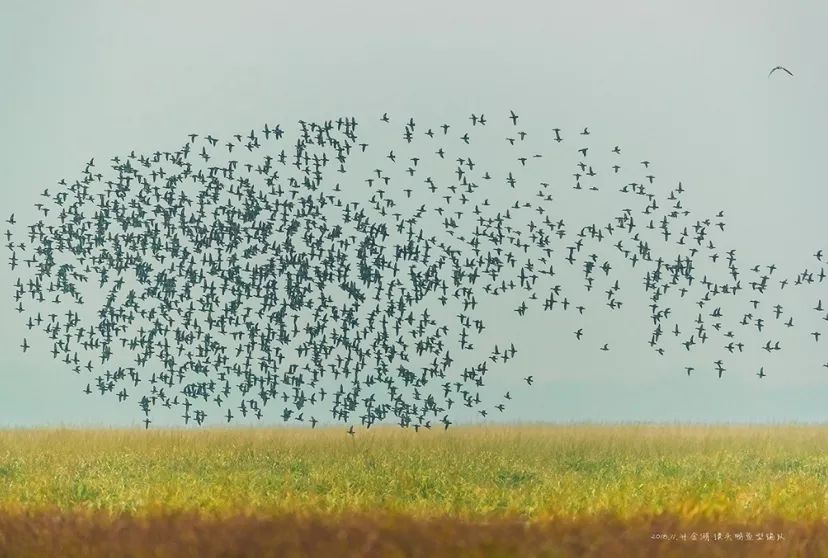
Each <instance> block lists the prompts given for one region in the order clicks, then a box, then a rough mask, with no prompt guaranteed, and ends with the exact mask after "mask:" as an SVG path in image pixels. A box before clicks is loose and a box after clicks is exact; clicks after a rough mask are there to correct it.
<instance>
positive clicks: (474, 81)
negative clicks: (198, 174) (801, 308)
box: [0, 0, 828, 425]
mask: <svg viewBox="0 0 828 558" xmlns="http://www.w3.org/2000/svg"><path fill="white" fill-rule="evenodd" d="M1 5H2V7H0V14H2V15H0V83H2V87H0V91H1V92H2V93H0V95H2V103H0V130H2V133H0V168H2V179H1V180H0V189H2V190H1V191H0V194H2V198H1V199H2V201H0V207H2V209H3V214H4V219H5V214H8V213H11V212H16V213H17V215H18V219H19V220H21V221H25V220H26V219H27V217H28V218H33V217H34V216H35V212H34V210H33V208H32V204H33V203H35V202H36V201H37V198H38V194H39V192H40V191H42V189H43V188H45V187H49V186H51V187H54V186H55V183H56V182H57V181H58V180H59V179H60V178H63V177H70V176H76V175H77V174H78V173H79V172H80V171H81V170H82V169H83V163H84V162H85V161H87V160H89V158H90V157H92V156H98V157H100V158H101V159H108V158H109V157H111V156H113V155H115V154H123V153H126V152H129V151H130V150H132V149H135V150H136V151H152V150H155V149H156V147H159V146H165V147H166V148H167V149H171V148H176V147H178V146H180V145H181V144H182V143H183V141H185V139H186V134H188V133H190V132H191V131H203V132H205V133H207V132H211V133H213V134H216V135H224V136H227V135H228V134H231V133H234V132H236V131H237V130H249V129H250V128H254V127H255V128H258V127H260V126H261V125H262V124H263V123H264V122H265V121H270V122H274V121H278V122H284V123H285V124H286V126H290V125H291V124H293V123H295V122H296V120H298V119H300V118H302V119H306V120H321V119H325V118H332V117H336V116H339V115H353V116H355V117H356V118H358V119H359V120H365V121H371V122H375V121H376V119H377V118H378V116H379V115H380V114H381V113H382V112H385V111H388V112H389V113H390V114H394V115H399V116H400V118H403V117H405V118H407V117H408V116H414V117H415V118H417V119H418V120H421V121H429V120H430V121H433V122H442V121H444V120H447V121H455V122H461V121H463V120H464V119H467V118H468V115H469V114H470V113H481V112H483V113H486V114H487V116H488V117H489V118H490V119H491V118H492V117H493V116H492V115H502V116H505V115H506V114H508V111H509V110H510V109H514V110H515V111H516V112H519V113H520V114H521V118H523V119H524V121H527V122H529V121H535V122H542V121H543V122H546V121H554V122H555V123H556V124H557V125H558V126H560V127H561V128H563V129H571V130H575V129H576V128H578V129H580V128H583V127H584V126H589V127H590V130H591V131H592V132H593V134H595V135H596V137H604V138H606V141H607V142H615V143H622V144H623V146H624V149H625V152H627V153H631V154H632V155H631V157H635V158H637V157H639V156H640V157H641V159H645V158H646V159H649V160H650V161H653V164H654V165H657V168H658V169H659V170H660V172H661V175H660V176H664V177H665V180H667V181H668V182H670V181H673V182H675V181H678V180H681V181H682V183H683V184H684V185H685V186H686V187H688V190H689V193H688V200H690V201H692V205H693V207H694V209H697V210H698V211H699V212H700V213H706V214H709V213H711V212H713V211H717V210H719V209H724V210H725V212H726V215H727V221H728V225H729V229H728V231H727V234H726V235H724V236H725V238H727V239H728V247H732V248H735V249H737V251H738V253H739V255H740V258H743V259H744V260H746V261H749V262H754V261H755V262H756V263H760V262H761V263H770V262H775V263H777V265H778V266H780V268H784V269H785V270H788V271H789V272H795V270H800V269H802V268H803V267H804V266H806V265H808V264H810V262H811V254H813V253H814V251H815V250H816V249H818V248H820V247H824V248H826V249H828V242H825V241H826V232H828V220H826V219H825V217H824V216H825V213H826V207H828V194H826V190H827V189H828V185H826V184H825V180H824V178H823V177H824V173H825V171H824V161H825V153H826V152H828V135H826V133H825V130H826V129H828V105H827V104H826V103H825V99H826V98H828V59H826V57H825V53H826V52H828V39H826V38H825V35H824V32H823V26H824V22H825V21H826V18H828V5H826V4H824V3H820V2H801V3H783V2H779V3H770V2H748V1H740V2H714V1H707V0H706V1H701V2H700V1H693V2H660V1H655V0H653V1H640V0H638V1H631V2H549V1H546V2H540V1H539V2H520V1H512V2H483V1H475V2H471V1H467V0H464V1H457V2H443V1H432V0H427V1H420V2H409V3H405V4H404V3H396V2H387V1H386V2H381V1H378V0H372V1H368V2H363V1H358V2H307V3H298V2H290V3H288V2H268V1H259V2H254V1H240V2H213V1H204V0H201V1H195V0H187V1H175V2H167V1H147V0H142V1H137V0H136V1H130V2H121V1H98V2H92V1H86V0H82V1H73V2H59V1H42V2H30V1H22V0H21V1H10V0H3V1H2V3H1ZM777 64H782V65H785V66H786V67H788V68H790V69H791V71H792V72H793V73H794V74H795V75H794V77H793V78H790V77H789V76H787V75H778V74H775V75H774V76H773V77H772V78H771V79H768V71H769V70H770V68H771V67H773V66H775V65H777ZM538 129H542V128H541V127H539V128H538ZM633 160H638V159H633ZM578 218H579V216H578V215H574V216H573V219H574V220H578ZM584 218H586V216H584ZM4 254H5V251H4ZM4 259H5V255H4ZM630 277H632V278H634V277H635V276H634V275H631V276H630ZM12 278H13V275H11V273H10V272H9V270H8V267H7V266H6V265H3V266H0V281H1V282H2V285H4V289H5V292H7V293H8V295H9V296H6V297H4V300H5V302H2V306H0V308H2V310H0V312H2V315H3V317H4V318H5V319H3V321H2V324H0V344H1V345H0V349H2V350H0V425H35V424H60V423H65V424H83V425H91V424H99V425H108V424H111V425H121V424H131V423H133V422H137V418H139V416H138V413H137V412H136V409H135V407H134V406H130V407H122V406H119V405H118V404H117V403H115V402H113V401H112V400H111V399H112V398H106V399H105V398H100V397H84V396H83V395H82V394H81V393H80V389H81V388H82V387H83V386H85V385H86V382H87V381H88V379H87V378H86V377H78V376H75V375H74V374H72V373H71V371H69V370H67V369H66V368H64V367H63V366H62V365H58V364H54V363H53V362H52V360H51V358H50V357H48V356H47V355H45V354H33V353H32V352H29V353H27V354H26V355H23V354H22V353H21V352H20V350H19V348H18V345H19V344H20V342H21V339H22V337H23V334H24V331H23V327H22V324H20V323H19V320H18V316H17V313H16V312H14V311H13V307H14V305H13V303H12V300H11V296H10V295H11V293H12V291H11V282H12V280H13V279H12ZM826 298H828V296H826ZM492 312H494V310H493V311H492ZM635 315H636V313H631V314H627V315H626V318H625V319H627V320H632V318H631V316H635ZM640 316H641V318H642V322H641V325H642V326H643V327H646V326H647V325H648V324H647V322H646V311H642V312H641V313H640ZM495 318H497V316H495V315H492V319H495ZM613 319H616V318H613ZM617 320H619V321H618V322H617V323H613V322H611V321H610V322H609V323H608V324H606V325H605V327H606V328H608V329H611V328H613V327H615V328H623V329H625V330H626V332H625V334H624V335H626V336H628V337H629V339H635V340H636V342H631V343H630V344H629V345H628V346H627V347H624V346H619V348H618V350H615V351H612V352H610V353H601V352H600V351H594V350H587V349H585V348H583V347H579V346H577V345H574V344H573V343H571V340H570V338H569V337H563V335H564V333H565V332H569V331H570V329H571V328H570V327H569V324H567V323H562V324H561V323H557V324H549V323H547V322H545V321H537V322H534V323H532V322H529V323H527V322H526V321H523V322H520V321H516V320H513V318H512V316H511V313H509V315H508V316H504V317H503V318H502V319H500V321H501V322H503V324H502V326H503V327H504V328H507V329H512V330H513V331H516V332H518V335H519V337H520V342H521V347H522V349H521V352H520V354H519V356H518V358H516V359H515V360H514V361H513V362H512V363H510V364H511V367H507V368H501V369H500V370H499V371H498V374H499V376H497V377H494V378H492V383H493V385H495V386H502V387H504V389H509V387H508V386H516V385H517V384H518V383H519V378H521V377H523V376H525V375H528V374H533V375H534V376H535V377H536V379H537V382H536V384H535V388H534V389H533V390H530V391H527V390H522V391H521V398H522V399H521V400H520V403H519V404H517V405H515V406H514V407H513V408H512V409H511V414H510V415H509V418H510V419H513V420H527V421H528V420H550V421H570V420H577V421H580V420H594V421H618V420H621V421H635V420H655V421H677V420H679V421H790V420H799V421H824V420H826V414H825V411H824V409H825V408H827V407H826V404H825V403H826V401H828V370H826V369H825V368H821V369H820V367H819V366H818V365H817V366H814V363H815V362H817V363H818V362H821V361H820V358H821V357H820V355H819V354H815V352H814V351H815V349H816V348H817V347H818V346H816V345H814V344H807V343H802V344H801V345H800V346H794V349H791V350H786V351H781V352H780V354H776V355H773V357H772V360H771V361H769V362H768V363H767V366H766V368H767V369H768V371H769V375H768V377H766V378H764V379H763V380H762V381H759V380H758V379H757V378H756V377H755V376H754V375H753V372H754V370H753V368H754V365H755V366H756V367H758V364H759V362H760V361H759V360H758V359H757V360H756V361H755V362H754V361H751V360H746V361H744V367H743V368H744V370H742V371H739V370H740V369H739V368H738V367H734V371H733V373H731V374H728V375H727V377H726V378H723V379H721V380H719V379H717V378H715V375H714V374H713V372H712V371H710V372H708V373H706V374H697V375H695V376H693V377H690V378H688V377H686V376H684V375H682V374H681V373H679V372H678V371H677V369H678V370H680V369H681V367H682V366H683V363H681V364H680V363H678V362H675V361H672V360H670V359H669V358H667V357H665V358H658V357H657V355H654V354H652V353H651V352H650V351H648V350H646V346H645V344H644V343H642V342H641V340H640V336H639V338H636V337H635V332H632V333H630V330H633V329H635V327H636V326H637V325H638V324H637V322H635V321H624V319H622V318H617ZM513 322H514V323H513ZM642 331H643V330H642ZM562 332H564V333H562ZM625 339H627V337H623V339H622V341H623V340H625ZM44 341H45V340H44ZM620 344H621V345H623V343H620ZM46 346H47V345H46V344H45V343H41V344H40V345H39V347H41V348H43V347H46ZM824 352H825V354H828V346H826V349H825V351H824ZM757 356H762V355H757ZM824 360H828V358H826V359H823V361H824ZM762 362H765V361H762ZM510 376H511V377H512V379H510ZM273 419H274V420H276V418H275V417H273ZM176 424H177V423H176Z"/></svg>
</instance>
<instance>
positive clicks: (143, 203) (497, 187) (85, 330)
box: [5, 111, 828, 434]
mask: <svg viewBox="0 0 828 558" xmlns="http://www.w3.org/2000/svg"><path fill="white" fill-rule="evenodd" d="M493 120H494V121H493V122H490V118H489V117H487V116H486V115H484V114H472V115H471V116H470V117H469V118H468V119H467V120H465V119H464V121H463V122H462V123H459V124H458V123H453V124H448V123H443V124H426V123H420V122H419V121H415V120H414V119H413V118H409V117H405V118H400V119H394V118H392V117H391V116H390V115H388V114H383V115H382V116H381V117H380V118H379V119H378V121H374V122H373V125H375V126H377V127H381V128H382V130H381V131H382V134H385V136H388V137H391V138H394V139H392V140H390V141H387V140H386V139H383V140H382V141H381V142H379V143H377V144H374V143H371V142H370V137H369V138H364V137H362V136H361V135H360V134H358V133H357V128H358V122H357V121H356V119H354V118H350V117H349V118H339V119H337V120H331V121H324V122H306V121H299V122H298V126H297V127H296V128H295V130H284V129H283V128H282V126H280V125H274V124H266V125H264V126H263V127H261V128H260V129H254V130H250V131H249V132H247V133H239V134H236V135H233V136H231V137H226V138H218V137H214V136H212V135H201V134H196V133H192V134H189V135H188V137H187V139H186V141H185V142H184V144H183V145H182V146H181V147H180V148H179V149H177V150H174V151H155V152H151V153H143V154H141V153H135V152H132V153H129V154H128V155H122V156H116V157H112V158H111V159H109V160H107V161H96V160H95V159H94V158H93V159H92V160H90V161H89V162H88V163H87V164H86V165H85V168H84V169H83V172H82V173H80V176H79V177H77V179H74V180H60V181H59V183H58V185H57V187H56V188H55V187H52V188H47V189H45V190H43V192H42V194H41V198H42V199H41V200H40V201H39V202H38V203H37V204H36V205H35V209H36V210H37V219H36V221H35V222H32V223H31V224H27V225H25V226H23V225H21V228H22V231H21V230H18V229H17V227H16V225H18V221H17V220H16V219H15V216H14V214H12V215H11V216H10V217H9V218H8V219H7V224H8V225H9V226H8V227H7V230H6V232H5V236H6V243H7V244H6V246H7V248H8V250H9V259H8V263H9V265H10V267H11V269H12V270H15V271H16V272H17V273H19V276H18V277H17V280H16V282H15V283H14V304H15V308H16V311H17V313H19V316H20V317H21V318H22V321H23V323H24V324H25V328H26V329H27V330H28V332H27V333H26V338H24V339H23V342H22V344H21V348H22V350H23V351H24V352H26V351H28V350H29V349H30V345H29V341H30V339H32V340H33V338H34V337H35V333H34V330H37V337H38V338H42V339H44V341H46V343H47V347H48V351H49V352H50V353H51V355H52V357H54V359H56V360H58V361H61V362H63V363H65V365H67V366H68V367H69V368H70V369H71V370H72V371H73V372H74V373H76V374H79V375H82V374H88V375H89V381H88V383H86V380H83V382H81V386H83V383H86V386H85V388H84V389H83V391H84V392H85V393H87V394H93V393H97V394H101V395H107V394H108V395H109V396H112V397H117V399H118V400H119V401H130V402H134V403H135V404H137V405H138V408H139V409H140V411H141V412H142V413H143V416H142V420H143V422H144V424H145V425H146V426H147V427H149V425H150V423H151V419H150V414H151V412H152V410H153V409H154V408H156V407H157V406H162V407H165V408H168V409H180V410H181V412H183V414H182V415H181V416H182V418H183V420H184V421H185V422H187V423H189V422H190V421H194V422H195V423H198V424H202V423H203V422H204V421H205V420H206V418H207V416H208V413H215V415H214V417H215V416H220V417H221V420H222V421H224V420H226V422H231V421H234V420H239V419H240V418H241V417H256V418H257V419H261V418H262V417H263V416H264V415H265V413H266V412H272V413H273V415H274V416H281V418H282V419H283V420H284V421H286V422H293V421H295V422H299V423H308V424H309V425H310V426H312V427H313V426H316V424H317V423H318V422H319V420H320V418H318V417H324V418H323V419H322V420H330V419H332V420H333V421H338V422H342V423H344V424H347V425H349V428H348V430H347V431H348V433H349V434H353V433H354V432H355V431H354V426H353V425H354V424H361V425H363V426H365V427H370V426H371V425H373V424H376V423H378V422H380V421H390V422H395V423H398V424H399V425H401V426H403V427H413V428H414V429H417V430H419V429H420V428H432V427H441V428H448V426H449V425H450V424H452V421H451V417H452V414H453V412H454V411H456V410H457V409H458V408H463V407H465V408H469V409H472V410H473V411H474V412H477V413H479V414H480V416H481V417H483V418H485V417H486V416H487V415H490V414H491V413H504V411H505V410H506V406H507V405H509V404H510V403H511V402H512V400H513V396H512V395H511V393H509V392H506V393H505V394H499V395H497V396H495V397H496V398H497V401H491V398H490V397H488V396H487V395H490V394H487V393H484V390H483V388H484V386H485V385H486V379H487V374H488V373H489V372H490V371H491V369H492V368H493V367H494V366H496V365H502V364H504V363H507V362H509V361H510V360H511V359H513V358H514V357H515V355H516V353H517V348H516V346H515V344H514V343H513V341H512V340H508V339H507V340H503V341H501V342H500V343H497V344H495V345H494V346H487V347H485V348H484V347H483V346H480V343H479V342H478V339H479V336H480V334H481V333H482V332H483V330H484V329H485V327H486V324H485V323H484V320H483V318H482V317H481V316H480V310H481V308H483V307H484V306H485V305H487V304H490V303H491V299H493V298H495V297H501V295H505V294H508V297H505V299H506V300H508V301H516V302H515V305H514V307H513V310H514V312H515V314H516V315H517V316H521V317H523V316H526V315H533V316H534V318H533V319H536V320H537V319H540V316H541V315H542V314H543V315H546V314H548V315H549V316H551V317H554V318H558V319H560V320H564V321H565V323H566V324H567V326H568V327H569V326H570V324H571V340H572V342H573V343H585V344H587V345H588V346H591V347H594V349H595V350H603V351H609V350H611V349H612V340H611V339H609V340H607V339H595V337H596V336H595V335H591V332H590V331H589V329H588V328H587V327H586V326H584V325H583V324H582V323H581V322H580V320H582V319H583V317H584V315H585V312H587V313H588V312H590V311H592V312H601V311H605V312H621V311H622V306H623V307H624V309H625V310H626V309H627V308H628V307H629V306H630V305H629V304H628V305H624V302H625V301H624V296H623V295H624V292H625V291H623V290H622V284H621V282H620V279H619V276H618V274H617V273H616V270H618V269H620V268H627V269H626V271H625V273H626V274H627V275H628V276H629V274H630V273H634V274H637V275H638V276H639V277H640V278H641V286H642V287H643V295H644V296H645V297H646V300H647V303H648V306H647V310H648V312H649V314H648V318H649V320H648V323H651V325H652V328H651V330H649V331H647V332H646V335H645V338H644V342H645V343H646V345H644V346H648V347H649V348H650V349H651V350H652V351H654V352H655V353H656V354H657V355H665V353H667V352H668V351H676V354H679V355H682V356H685V355H686V357H687V358H690V357H691V356H696V355H697V354H699V353H700V351H699V348H700V347H702V346H706V347H712V348H713V349H714V350H715V351H716V352H717V353H721V354H720V355H719V356H718V358H714V359H713V360H712V362H710V361H708V362H703V363H690V364H692V365H688V366H686V367H683V363H682V368H681V369H680V372H681V373H682V374H683V373H685V372H686V373H687V374H691V373H710V374H712V375H714V376H717V377H719V378H721V377H722V375H723V374H724V373H725V371H726V364H725V359H726V358H728V355H735V354H738V353H741V352H743V351H748V350H754V351H755V350H764V351H767V352H768V353H773V352H775V351H779V350H781V349H782V346H781V344H780V343H781V334H780V332H782V331H787V330H789V328H793V330H796V331H799V332H800V335H802V336H808V337H811V341H812V342H814V343H818V342H819V341H820V335H821V330H820V328H819V326H814V327H813V329H812V328H811V327H808V326H803V325H800V323H799V319H798V318H797V320H795V319H794V316H793V314H792V313H791V312H790V310H789V308H788V307H787V306H783V305H782V304H781V302H780V300H779V297H780V295H781V293H782V292H784V291H785V290H786V289H787V290H791V289H794V288H799V289H807V288H808V287H813V286H815V285H817V284H819V283H822V281H823V280H824V279H825V275H826V273H825V270H824V265H823V254H822V251H821V250H820V251H817V252H816V253H815V254H814V255H813V259H812V265H811V266H808V267H806V268H805V269H802V270H800V271H798V272H797V273H794V274H791V275H785V276H782V272H781V270H777V268H776V266H774V265H772V264H771V265H764V264H763V265H754V266H747V267H745V268H740V267H739V266H737V258H736V254H735V250H727V249H724V248H720V247H719V245H718V244H719V241H718V240H717V235H719V234H721V233H722V232H723V231H724V229H725V222H724V214H723V212H718V213H713V214H711V215H708V216H695V215H694V214H693V213H692V212H691V211H690V210H689V209H687V208H686V207H685V203H684V200H683V195H684V194H685V192H686V189H685V188H684V187H683V186H682V184H681V183H680V182H679V183H677V184H675V185H674V186H671V187H668V186H666V185H664V184H662V183H660V181H658V180H657V179H656V178H657V177H656V175H655V173H654V171H653V168H654V167H653V165H651V163H650V162H649V161H647V160H643V161H640V162H638V161H636V162H634V163H631V164H627V163H625V162H624V161H623V159H622V150H621V148H620V147H619V146H613V145H612V144H609V145H607V146H605V147H604V146H601V145H599V143H600V142H598V141H593V137H594V135H593V134H591V133H590V131H589V129H588V128H584V129H582V130H576V131H574V132H572V133H565V132H564V131H563V130H561V129H560V128H552V127H548V128H544V130H545V131H544V134H545V136H546V137H545V139H546V140H548V141H549V144H550V146H552V149H553V151H545V152H544V150H536V149H534V148H533V147H532V143H531V141H530V140H531V139H532V138H531V137H530V133H529V132H527V131H526V129H525V128H524V126H522V121H521V118H520V116H519V115H518V114H516V113H514V112H512V111H510V112H509V114H505V115H504V114H500V115H497V117H496V118H494V119H493ZM489 130H491V131H489ZM504 130H505V134H504ZM486 142H489V145H491V146H493V147H492V148H491V149H492V150H493V153H497V155H498V157H501V158H502V159H503V161H504V162H503V163H502V166H501V163H498V162H496V161H495V159H496V157H483V158H481V159H480V160H478V158H477V156H476V155H475V150H477V153H481V150H480V148H479V146H480V145H482V144H484V143H486ZM554 150H557V151H554ZM564 154H565V155H567V156H569V157H570V158H571V160H572V161H573V166H572V168H571V170H570V169H567V170H566V171H565V173H564V175H563V176H564V178H563V179H559V178H547V179H538V176H539V174H538V173H540V174H543V173H544V172H546V170H547V169H548V167H549V165H547V164H546V161H549V160H550V159H554V160H555V161H556V164H557V162H558V161H560V160H562V159H563V158H565V157H564ZM493 165H497V166H496V167H495V166H493ZM360 169H362V170H360ZM608 192H609V193H611V194H612V195H613V196H617V197H618V199H620V200H622V203H621V204H620V206H618V207H614V208H613V209H612V211H613V213H612V215H611V217H609V218H608V219H607V220H606V221H604V222H596V223H588V222H587V223H584V222H580V223H573V222H571V221H570V220H568V219H567V211H568V206H567V204H566V203H565V201H566V200H567V199H569V200H570V201H572V200H576V199H577V198H582V199H583V200H585V202H584V203H586V204H588V205H589V204H596V206H597V205H600V204H599V203H598V200H599V199H601V198H602V196H606V195H608ZM559 198H560V199H559ZM623 286H626V285H623ZM774 296H775V297H777V298H773V297H774ZM501 300H502V299H501ZM633 308H634V306H633ZM810 312H811V316H812V317H813V318H814V319H813V320H811V321H810V322H809V321H807V320H806V321H805V323H808V324H811V323H815V324H824V322H825V321H828V307H823V305H822V301H821V300H814V301H813V309H812V310H811V311H810ZM464 355H465V356H464ZM465 361H468V363H465ZM825 366H826V367H828V363H826V364H825ZM694 371H695V372H694ZM755 373H756V375H757V376H759V378H762V377H764V376H765V371H764V367H761V368H759V369H758V370H756V371H755ZM520 376H523V375H520ZM520 376H519V377H518V378H519V379H517V380H516V381H517V382H519V383H520V385H522V386H527V385H528V386H531V385H532V384H533V381H534V378H533V377H532V376H526V377H522V378H520ZM516 393H517V392H516ZM515 397H517V395H516V396H515Z"/></svg>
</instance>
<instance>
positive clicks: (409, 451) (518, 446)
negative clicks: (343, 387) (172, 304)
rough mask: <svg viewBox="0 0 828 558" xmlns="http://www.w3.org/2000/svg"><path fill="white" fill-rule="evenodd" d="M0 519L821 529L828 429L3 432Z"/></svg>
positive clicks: (826, 507) (827, 500)
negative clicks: (774, 521)
mask: <svg viewBox="0 0 828 558" xmlns="http://www.w3.org/2000/svg"><path fill="white" fill-rule="evenodd" d="M0 510H3V511H4V512H21V513H22V512H26V513H31V512H36V511H38V510H41V511H52V512H53V511H55V510H60V511H64V512H80V511H91V512H103V513H106V514H110V515H113V516H115V515H117V514H121V513H128V514H130V515H131V516H139V517H140V516H152V515H157V514H159V513H174V512H175V513H178V512H196V513H199V514H202V515H206V516H213V517H219V518H220V517H229V516H236V515H238V514H255V515H262V514H270V515H277V514H285V513H308V514H349V513H371V514H377V513H394V514H405V515H407V516H414V517H419V518H421V519H423V518H428V517H435V516H440V517H446V516H451V517H454V518H457V519H477V520H479V519H485V518H518V519H525V520H537V521H540V520H549V519H559V520H572V519H578V518H585V517H596V516H599V515H602V514H609V515H612V516H614V517H617V518H620V519H622V520H623V519H625V518H627V519H630V520H632V519H634V518H637V517H642V516H654V515H659V514H668V515H672V516H676V517H679V518H682V519H683V520H706V521H712V520H719V519H721V520H728V521H751V522H756V521H761V519H762V518H771V517H776V518H785V519H786V520H793V521H814V520H818V519H822V518H828V427H825V426H803V425H792V426H684V425H663V426H660V425H645V424H642V425H623V426H603V425H572V426H513V427H508V426H489V427H452V428H450V429H449V430H448V431H443V430H432V431H425V430H421V431H420V432H419V433H415V432H413V431H405V430H401V429H399V428H396V427H387V428H372V429H370V430H368V431H365V430H362V431H357V435H356V436H354V437H351V436H348V435H347V434H345V432H344V429H343V428H335V429H321V430H320V429H317V430H314V431H310V430H299V429H295V430H293V429H255V428H254V429H209V430H200V431H199V430H195V431H191V430H183V429H182V430H149V431H143V430H71V429H54V430H14V431H2V432H0Z"/></svg>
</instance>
